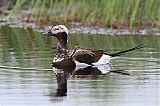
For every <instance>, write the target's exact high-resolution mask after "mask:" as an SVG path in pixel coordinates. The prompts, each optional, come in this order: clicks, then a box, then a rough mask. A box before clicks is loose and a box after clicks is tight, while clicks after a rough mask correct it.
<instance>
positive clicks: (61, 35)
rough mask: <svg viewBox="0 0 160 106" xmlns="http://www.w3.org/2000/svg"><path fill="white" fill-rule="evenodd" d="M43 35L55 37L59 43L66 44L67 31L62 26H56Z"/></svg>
mask: <svg viewBox="0 0 160 106" xmlns="http://www.w3.org/2000/svg"><path fill="white" fill-rule="evenodd" d="M44 35H47V36H55V37H56V38H57V39H58V40H59V41H60V42H64V43H67V36H68V29H67V28H66V27H65V26H64V25H56V26H52V28H51V29H50V30H49V31H48V32H46V33H44Z"/></svg>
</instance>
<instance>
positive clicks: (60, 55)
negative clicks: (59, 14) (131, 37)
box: [43, 25, 144, 68]
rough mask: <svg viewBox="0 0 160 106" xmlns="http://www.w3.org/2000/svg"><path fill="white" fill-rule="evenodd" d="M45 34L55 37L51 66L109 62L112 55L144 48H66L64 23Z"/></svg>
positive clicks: (66, 38)
mask: <svg viewBox="0 0 160 106" xmlns="http://www.w3.org/2000/svg"><path fill="white" fill-rule="evenodd" d="M43 34H44V35H45V36H54V37H55V38H57V40H58V43H57V49H56V50H57V51H56V53H55V56H54V58H53V67H57V68H65V67H73V68H75V67H76V66H79V67H88V66H97V65H104V64H109V63H110V61H111V60H112V59H113V58H114V57H118V56H121V55H123V54H125V53H127V52H130V51H133V50H138V49H141V48H144V46H143V44H140V45H138V46H135V47H133V48H129V49H126V50H123V51H119V52H116V53H106V52H105V51H104V50H101V49H100V50H93V49H90V48H78V47H75V48H74V49H72V50H69V49H68V46H67V44H68V36H69V33H68V29H67V27H66V26H64V25H53V26H52V27H51V28H50V29H49V30H48V31H47V32H45V33H43Z"/></svg>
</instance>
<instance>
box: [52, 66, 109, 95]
mask: <svg viewBox="0 0 160 106" xmlns="http://www.w3.org/2000/svg"><path fill="white" fill-rule="evenodd" d="M110 70H111V68H110V66H109V65H101V66H94V67H93V66H89V67H83V68H82V67H80V66H79V67H78V66H76V68H63V69H60V68H56V67H53V72H54V74H55V76H56V79H57V91H56V95H55V96H57V97H60V96H67V80H68V79H76V78H78V79H96V78H98V76H99V75H104V74H107V73H108V72H110Z"/></svg>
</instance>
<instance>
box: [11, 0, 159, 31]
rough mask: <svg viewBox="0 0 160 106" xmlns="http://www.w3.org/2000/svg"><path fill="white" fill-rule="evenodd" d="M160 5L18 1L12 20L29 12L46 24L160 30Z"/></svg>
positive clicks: (124, 0)
mask: <svg viewBox="0 0 160 106" xmlns="http://www.w3.org/2000/svg"><path fill="white" fill-rule="evenodd" d="M159 5H160V0H81V1H80V0H30V1H28V0H16V3H15V6H14V7H13V9H12V11H11V12H10V14H9V15H8V17H12V16H14V15H15V14H17V13H18V11H20V10H24V9H25V10H28V11H30V12H31V16H32V18H30V19H29V20H31V19H32V20H33V19H34V21H36V22H37V23H39V22H44V23H43V24H46V23H47V22H50V23H70V22H80V23H82V24H84V25H101V26H107V27H112V28H124V27H128V28H130V29H132V28H134V27H138V28H139V27H143V26H145V25H147V26H152V27H160V8H159ZM24 7H25V8H24Z"/></svg>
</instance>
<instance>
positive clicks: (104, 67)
mask: <svg viewBox="0 0 160 106" xmlns="http://www.w3.org/2000/svg"><path fill="white" fill-rule="evenodd" d="M94 67H96V68H98V69H99V71H101V72H102V74H107V73H108V72H110V70H111V67H110V66H109V64H105V65H97V66H94Z"/></svg>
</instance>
